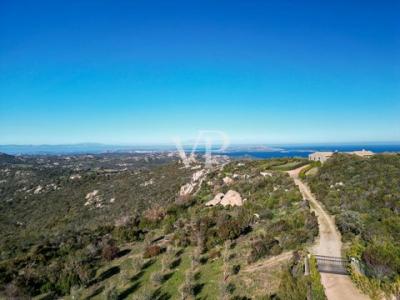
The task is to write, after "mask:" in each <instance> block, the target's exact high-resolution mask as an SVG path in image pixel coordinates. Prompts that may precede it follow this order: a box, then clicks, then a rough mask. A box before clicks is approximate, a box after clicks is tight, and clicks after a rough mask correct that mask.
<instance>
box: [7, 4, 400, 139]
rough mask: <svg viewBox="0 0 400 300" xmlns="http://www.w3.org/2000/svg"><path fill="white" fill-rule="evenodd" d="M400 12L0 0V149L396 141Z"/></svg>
mask: <svg viewBox="0 0 400 300" xmlns="http://www.w3.org/2000/svg"><path fill="white" fill-rule="evenodd" d="M399 3H400V1H398V0H393V1H375V0H374V1H369V0H364V1H349V0H346V1H341V0H339V1H284V0H271V1H265V0H263V1H251V0H243V1H234V0H230V1H224V0H221V1H220V0H218V1H216V0H210V1H206V0H205V1H187V0H186V1H174V0H168V1H165V0H160V1H151V0H146V1H141V0H129V1H119V0H114V1H111V0H110V1H102V0H92V1H86V0H83V1H71V0H68V1H62V0H50V1H41V0H35V1H23V0H21V1H14V0H2V1H0V144H10V143H17V144H41V143H48V144H60V143H80V142H101V143H114V144H116V143H133V144H135V143H165V142H170V141H171V138H173V137H175V136H180V137H181V138H182V139H183V140H189V139H193V138H195V137H196V135H197V130H206V129H209V130H221V131H224V132H225V133H226V134H227V135H229V137H230V138H231V140H232V141H233V142H244V143H254V142H269V143H291V142H342V141H343V142H351V141H353V142H358V141H400V114H399V112H400V4H399Z"/></svg>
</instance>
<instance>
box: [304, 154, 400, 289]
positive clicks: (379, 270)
mask: <svg viewBox="0 0 400 300" xmlns="http://www.w3.org/2000/svg"><path fill="white" fill-rule="evenodd" d="M309 182H310V185H311V188H312V190H313V192H314V193H315V194H316V196H317V198H318V199H319V200H320V201H322V202H323V203H324V204H325V206H326V208H327V209H328V210H329V211H330V212H331V213H333V214H335V216H336V223H337V226H338V228H339V229H340V231H341V233H342V235H343V239H344V240H345V241H348V242H350V244H351V246H350V247H349V250H348V254H349V255H351V256H353V257H356V258H358V259H360V260H361V272H362V273H365V275H366V276H367V277H368V278H369V280H370V281H371V282H370V283H371V284H370V285H369V286H370V290H369V291H368V292H370V293H376V291H372V290H373V289H374V288H373V286H375V287H376V288H378V287H380V288H381V289H383V290H384V291H386V292H395V291H394V290H396V289H399V286H398V284H399V280H400V277H399V276H400V215H399V213H400V184H399V183H400V155H375V156H373V157H371V158H360V157H356V156H350V155H335V156H334V157H333V158H332V159H330V160H328V161H327V162H326V163H325V164H323V165H322V166H321V167H320V169H319V171H318V173H317V174H316V175H315V176H309ZM371 289H372V290H371ZM398 292H399V291H397V293H398Z"/></svg>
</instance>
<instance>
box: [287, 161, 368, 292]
mask: <svg viewBox="0 0 400 300" xmlns="http://www.w3.org/2000/svg"><path fill="white" fill-rule="evenodd" d="M305 167H306V166H303V167H301V168H298V169H295V170H291V171H289V172H288V174H289V176H290V177H292V178H293V180H294V183H295V184H296V185H297V186H298V187H299V190H300V192H301V194H302V195H303V198H305V199H307V200H308V201H309V203H310V206H311V210H312V211H313V212H315V214H316V216H317V217H318V229H319V237H318V240H317V241H316V243H315V244H314V246H312V248H311V249H310V251H311V253H313V254H315V255H327V256H338V257H340V256H341V252H342V241H341V235H340V233H339V231H338V230H337V228H336V225H335V221H334V220H333V218H332V217H331V216H330V215H329V214H328V213H327V212H326V211H325V210H324V208H323V207H322V205H321V203H319V202H318V201H317V199H316V198H315V197H314V195H313V194H312V193H311V191H310V189H309V187H308V186H307V185H306V184H305V183H304V182H302V181H301V180H300V178H299V173H300V171H301V170H302V169H303V168H305ZM321 283H322V285H323V286H324V289H325V294H326V296H327V298H328V300H368V299H369V298H368V296H366V295H364V294H362V293H361V292H360V291H359V290H358V289H357V288H356V287H355V285H354V284H353V282H352V281H351V279H350V277H349V276H347V275H337V274H328V273H321Z"/></svg>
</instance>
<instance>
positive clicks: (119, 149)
mask: <svg viewBox="0 0 400 300" xmlns="http://www.w3.org/2000/svg"><path fill="white" fill-rule="evenodd" d="M363 149H365V150H369V151H372V152H374V153H384V152H399V153H400V142H399V143H354V144H304V145H300V144H297V145H231V146H230V147H229V148H227V149H226V150H224V151H220V150H219V148H218V147H215V148H213V149H212V153H213V154H219V155H227V156H229V157H231V158H253V159H257V158H258V159H263V158H279V157H307V156H308V155H309V154H310V153H313V152H316V151H338V152H349V151H357V150H363ZM184 150H185V151H186V152H191V151H192V147H191V146H184ZM171 151H176V148H175V147H174V146H172V145H161V146H157V145H150V146H143V145H140V146H135V145H104V144H74V145H0V152H2V153H6V154H11V155H71V154H103V153H146V152H171ZM195 152H196V153H200V154H201V153H204V152H205V149H204V147H203V148H202V147H198V148H197V149H196V150H195Z"/></svg>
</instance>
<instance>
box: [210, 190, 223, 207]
mask: <svg viewBox="0 0 400 300" xmlns="http://www.w3.org/2000/svg"><path fill="white" fill-rule="evenodd" d="M222 198H224V194H223V193H218V194H216V195H215V197H214V199H212V200H210V201H208V202H207V203H206V206H215V205H217V204H219V203H220V202H221V200H222Z"/></svg>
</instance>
